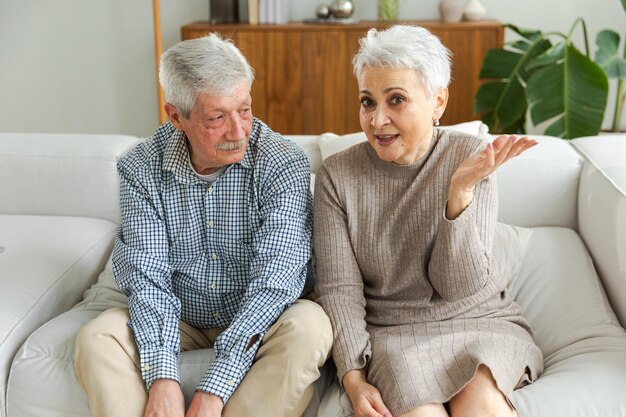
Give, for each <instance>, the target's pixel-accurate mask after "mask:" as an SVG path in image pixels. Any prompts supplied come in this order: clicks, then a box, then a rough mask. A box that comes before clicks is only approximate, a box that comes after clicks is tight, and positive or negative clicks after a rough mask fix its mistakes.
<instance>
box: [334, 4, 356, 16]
mask: <svg viewBox="0 0 626 417" xmlns="http://www.w3.org/2000/svg"><path fill="white" fill-rule="evenodd" d="M353 12H354V6H353V5H352V2H351V1H350V0H335V1H334V2H333V4H331V5H330V13H332V15H333V16H334V17H338V18H348V17H350V16H352V13H353Z"/></svg>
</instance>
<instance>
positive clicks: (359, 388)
mask: <svg viewBox="0 0 626 417" xmlns="http://www.w3.org/2000/svg"><path fill="white" fill-rule="evenodd" d="M342 382H343V387H344V388H345V390H346V393H347V394H348V398H350V402H351V403H352V408H353V409H354V415H355V417H391V413H390V412H389V410H388V409H387V407H386V406H385V404H384V403H383V400H382V398H381V396H380V392H379V391H378V390H377V389H376V387H374V386H373V385H370V384H368V383H367V381H366V380H365V372H363V370H352V371H349V372H348V373H346V374H345V375H344V377H343V380H342Z"/></svg>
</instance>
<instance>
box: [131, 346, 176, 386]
mask: <svg viewBox="0 0 626 417" xmlns="http://www.w3.org/2000/svg"><path fill="white" fill-rule="evenodd" d="M139 357H140V365H141V376H142V377H143V380H144V381H145V383H146V390H148V391H150V387H151V386H152V384H153V383H154V381H156V380H157V379H173V380H174V381H176V382H178V383H180V376H179V375H178V355H177V354H175V353H173V352H170V351H168V350H165V349H157V350H143V351H141V352H140V353H139Z"/></svg>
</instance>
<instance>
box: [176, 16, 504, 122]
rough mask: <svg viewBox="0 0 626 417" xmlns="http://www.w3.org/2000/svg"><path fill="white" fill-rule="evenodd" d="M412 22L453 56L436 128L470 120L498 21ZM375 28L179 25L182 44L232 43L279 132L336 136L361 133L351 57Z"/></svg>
mask: <svg viewBox="0 0 626 417" xmlns="http://www.w3.org/2000/svg"><path fill="white" fill-rule="evenodd" d="M403 23H411V24H419V25H421V26H424V27H426V28H428V29H429V30H431V31H432V32H433V33H434V34H436V35H437V36H439V38H440V39H441V40H442V42H443V43H444V44H445V45H446V46H447V47H448V48H449V49H450V50H451V51H452V53H453V68H452V83H451V85H450V101H449V104H448V108H447V110H446V113H445V115H444V117H443V118H442V124H453V123H459V122H464V121H469V120H472V119H475V118H476V116H475V115H474V113H473V111H472V107H473V101H474V95H475V93H476V91H477V90H478V87H479V85H480V82H479V81H478V73H479V72H480V67H481V65H482V61H483V58H484V56H485V53H486V52H487V50H488V49H489V48H500V47H502V42H503V33H504V31H503V27H502V24H500V23H498V22H492V21H485V22H462V23H441V22H434V21H433V22H431V21H422V22H403ZM372 27H377V28H383V27H385V25H383V24H380V23H378V22H361V23H357V24H346V25H328V24H305V23H289V24H285V25H247V24H230V25H225V24H222V25H211V24H209V23H202V22H200V23H193V24H189V25H186V26H183V27H182V38H183V39H185V40H186V39H193V38H198V37H201V36H204V35H206V34H208V33H209V32H218V33H220V34H221V35H222V36H224V37H226V38H230V39H232V40H233V41H234V42H235V44H236V45H237V46H238V47H239V48H240V49H241V51H242V52H243V54H244V55H245V56H246V58H247V59H248V61H249V62H250V65H252V67H253V68H254V70H255V82H254V84H253V87H252V102H253V104H252V110H253V113H254V115H255V116H257V117H259V118H260V119H261V120H263V121H265V122H266V123H267V124H268V125H269V126H270V127H271V128H272V129H273V130H275V131H277V132H280V133H283V134H319V133H322V132H334V133H338V134H343V133H351V132H356V131H359V130H361V128H360V125H359V118H358V112H359V99H358V86H357V82H356V79H355V77H354V75H353V73H352V57H353V56H354V54H355V53H356V52H357V50H358V47H359V44H358V40H359V38H361V37H363V36H364V35H365V33H366V32H367V30H368V29H370V28H372Z"/></svg>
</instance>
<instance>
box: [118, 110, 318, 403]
mask: <svg viewBox="0 0 626 417" xmlns="http://www.w3.org/2000/svg"><path fill="white" fill-rule="evenodd" d="M118 171H119V174H120V200H121V212H122V223H121V226H120V229H119V232H118V234H117V236H116V240H115V247H114V251H113V271H114V275H115V279H116V281H117V283H118V285H119V287H120V288H121V289H122V291H124V293H126V295H127V296H128V306H129V310H130V321H129V326H130V327H131V329H132V330H133V332H134V337H135V341H136V344H137V348H138V350H139V357H140V360H141V372H142V375H143V379H144V380H145V382H146V388H147V389H150V386H151V385H152V383H153V382H154V381H155V380H156V379H158V378H166V379H173V380H176V381H180V378H179V374H178V364H177V358H178V354H179V351H180V335H179V320H183V321H184V322H186V323H188V324H190V325H192V326H194V327H197V328H227V329H226V330H225V331H224V332H223V333H222V334H221V335H220V336H219V337H218V338H217V340H216V343H215V346H214V347H215V353H216V357H215V360H214V362H213V363H212V364H211V365H210V367H209V369H208V370H207V371H206V373H205V375H204V377H203V379H202V381H201V382H200V383H199V385H198V386H197V389H198V390H200V391H205V392H209V393H211V394H215V395H218V396H220V397H221V398H222V399H223V401H224V402H226V401H227V400H228V398H229V397H230V396H231V395H232V394H233V392H234V390H235V389H236V388H237V386H238V385H239V383H240V382H241V380H242V379H243V377H244V375H245V374H246V372H247V371H248V370H249V369H250V367H251V365H252V362H253V360H254V357H255V354H256V352H257V350H258V348H259V345H260V343H261V342H260V339H261V338H262V337H263V335H264V334H265V332H266V331H267V330H268V328H269V327H270V326H271V325H272V324H273V323H274V322H275V321H276V319H277V318H278V316H280V314H281V313H282V312H283V311H284V310H285V308H286V307H288V306H289V305H290V304H291V303H293V302H294V301H295V300H296V299H297V298H298V297H299V296H300V295H301V294H302V293H303V292H304V291H305V284H306V288H307V289H308V288H310V287H311V285H312V282H311V281H312V280H311V279H307V277H308V276H309V277H310V276H311V274H308V273H307V272H308V271H310V270H311V269H310V268H308V266H309V260H310V256H311V231H312V213H311V193H310V189H309V182H310V170H309V163H308V160H307V157H306V155H305V154H304V153H303V152H302V150H301V149H300V148H299V147H298V146H297V145H295V144H294V143H293V142H291V141H288V140H285V139H283V138H282V137H281V136H280V135H278V134H276V133H274V132H272V131H271V130H270V129H269V128H268V127H267V126H266V125H265V124H264V123H262V122H261V121H259V120H258V119H254V121H253V125H252V131H251V134H250V144H249V147H248V149H247V151H246V153H245V155H244V157H243V159H242V160H241V162H238V163H235V164H232V165H230V166H229V167H228V168H227V170H226V171H225V172H224V173H223V174H222V175H221V176H220V177H219V178H218V179H217V181H215V182H214V183H213V184H208V183H207V182H205V181H202V180H201V179H200V178H198V177H197V176H196V175H195V173H194V172H193V171H192V169H191V168H190V165H189V153H188V149H187V145H186V138H185V136H184V134H183V133H182V132H179V131H177V130H175V129H174V127H173V126H172V125H171V124H170V123H166V124H164V125H163V126H161V127H160V128H159V129H158V130H157V131H156V133H155V134H154V135H153V136H152V137H151V138H149V139H148V140H146V141H145V142H143V143H141V144H139V145H138V146H137V147H136V148H135V149H133V150H132V151H131V152H130V153H129V154H128V155H126V156H125V157H124V158H122V159H121V160H120V161H119V163H118ZM254 335H258V336H259V338H258V340H257V341H256V342H255V343H254V344H253V345H252V346H251V347H250V348H249V349H246V348H247V347H248V344H249V343H250V341H251V339H252V338H253V336H254Z"/></svg>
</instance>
